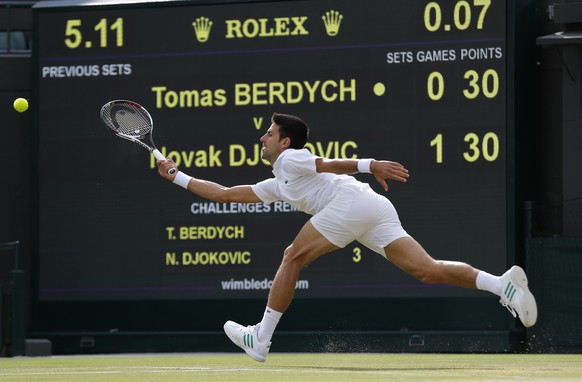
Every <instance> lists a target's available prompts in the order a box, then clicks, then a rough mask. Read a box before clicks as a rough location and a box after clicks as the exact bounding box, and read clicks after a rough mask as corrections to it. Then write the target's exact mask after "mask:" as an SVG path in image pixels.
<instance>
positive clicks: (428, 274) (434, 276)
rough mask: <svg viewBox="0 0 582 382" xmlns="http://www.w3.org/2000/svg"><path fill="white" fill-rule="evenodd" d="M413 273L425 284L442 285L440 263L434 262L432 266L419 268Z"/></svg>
mask: <svg viewBox="0 0 582 382" xmlns="http://www.w3.org/2000/svg"><path fill="white" fill-rule="evenodd" d="M411 273H412V275H413V276H414V277H416V278H417V279H418V280H420V282H422V283H423V284H438V283H440V279H441V277H440V265H439V262H438V261H433V262H431V264H430V265H428V266H424V267H422V268H419V269H417V270H415V271H413V272H411Z"/></svg>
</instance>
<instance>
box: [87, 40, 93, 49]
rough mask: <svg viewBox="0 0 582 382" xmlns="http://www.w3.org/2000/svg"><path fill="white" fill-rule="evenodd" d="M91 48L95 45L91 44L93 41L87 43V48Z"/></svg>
mask: <svg viewBox="0 0 582 382" xmlns="http://www.w3.org/2000/svg"><path fill="white" fill-rule="evenodd" d="M91 46H93V44H91V41H87V42H85V48H90V47H91Z"/></svg>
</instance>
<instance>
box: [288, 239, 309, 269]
mask: <svg viewBox="0 0 582 382" xmlns="http://www.w3.org/2000/svg"><path fill="white" fill-rule="evenodd" d="M283 263H284V264H285V265H292V266H295V267H299V268H300V269H301V268H303V266H305V261H304V256H303V255H302V253H301V252H300V251H297V250H296V249H295V247H294V246H293V244H291V245H290V246H288V247H287V248H285V252H283Z"/></svg>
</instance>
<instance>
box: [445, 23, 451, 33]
mask: <svg viewBox="0 0 582 382" xmlns="http://www.w3.org/2000/svg"><path fill="white" fill-rule="evenodd" d="M450 30H451V26H450V25H449V24H445V31H447V32H448V31H450Z"/></svg>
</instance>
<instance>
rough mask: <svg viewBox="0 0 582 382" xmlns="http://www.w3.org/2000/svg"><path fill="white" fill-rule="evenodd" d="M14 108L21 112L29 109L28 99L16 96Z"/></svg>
mask: <svg viewBox="0 0 582 382" xmlns="http://www.w3.org/2000/svg"><path fill="white" fill-rule="evenodd" d="M14 110H16V111H17V112H19V113H22V112H25V111H27V110H28V101H27V100H25V99H24V98H16V100H14Z"/></svg>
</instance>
